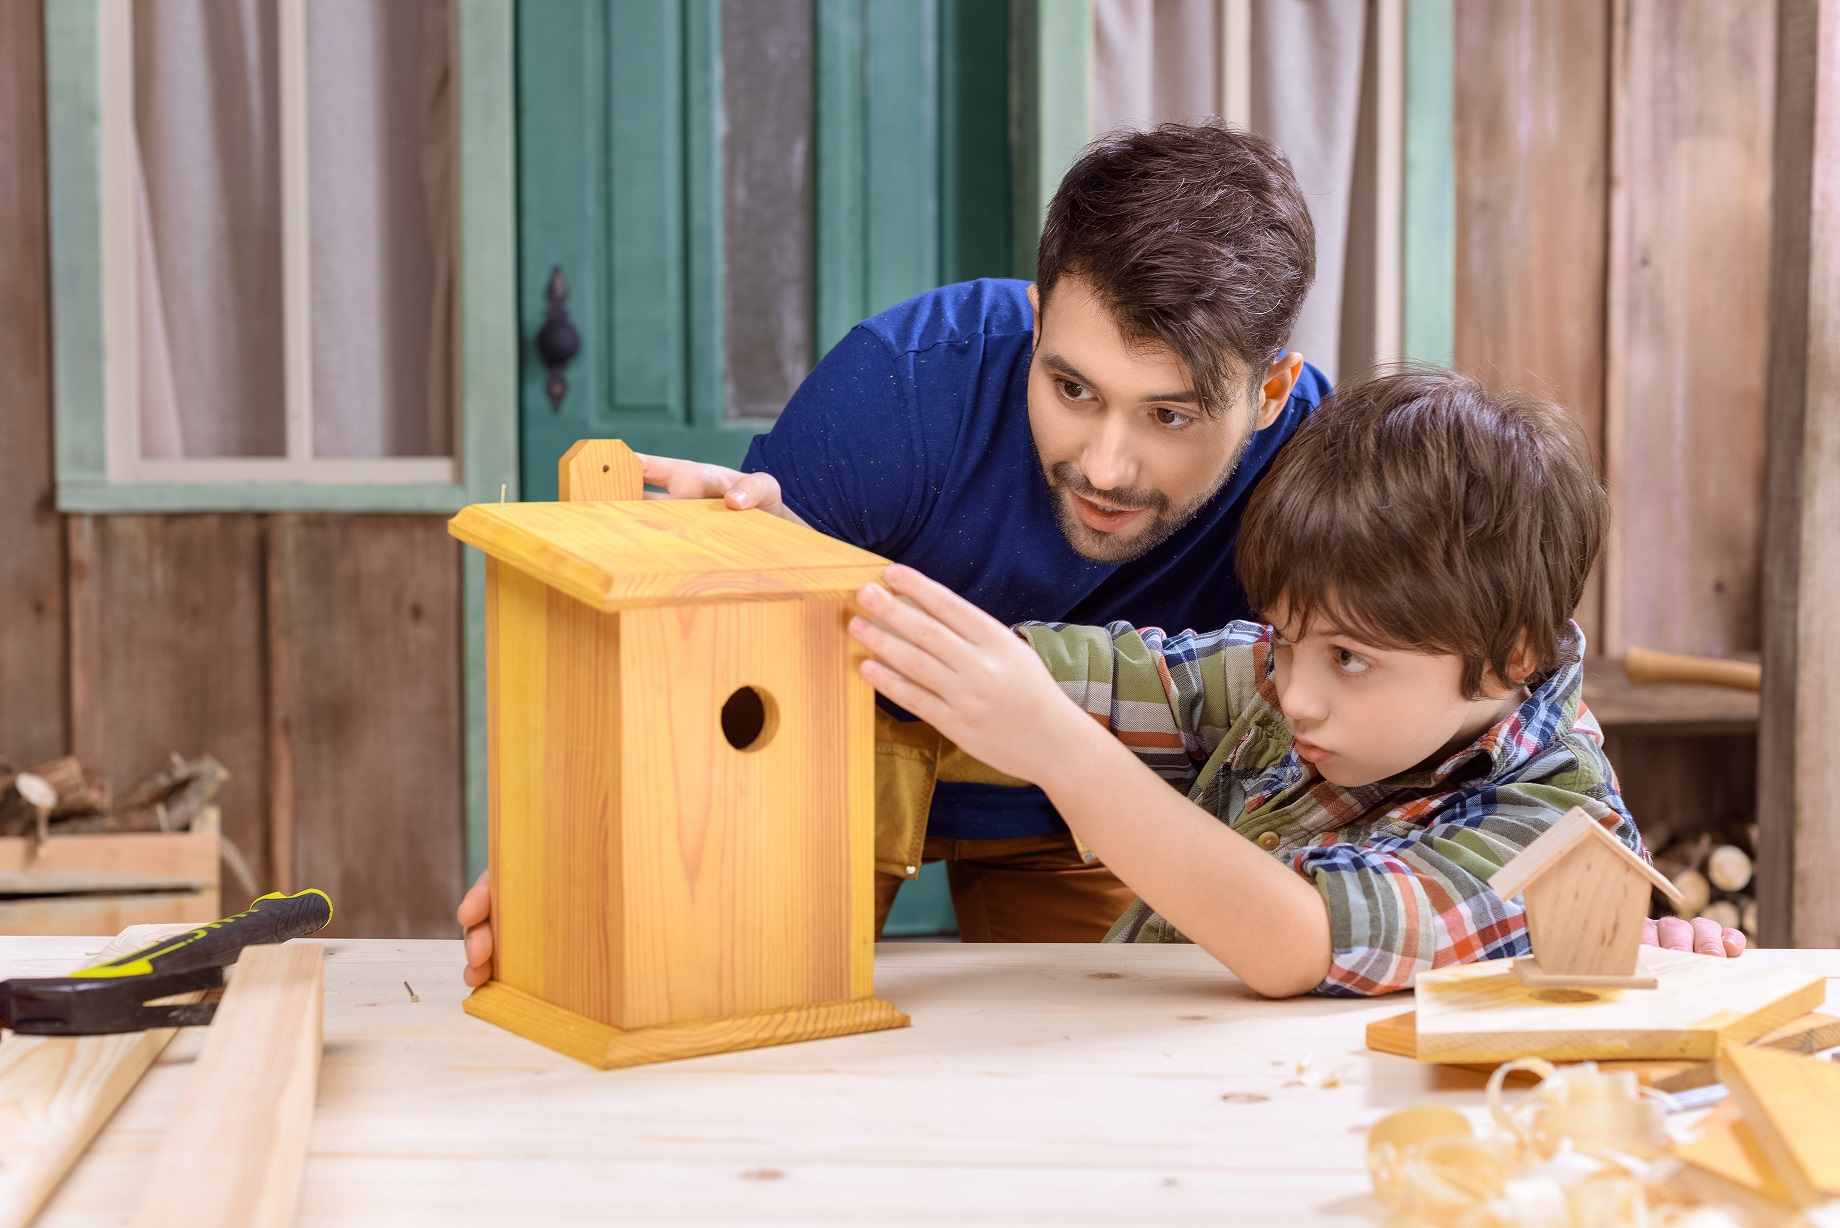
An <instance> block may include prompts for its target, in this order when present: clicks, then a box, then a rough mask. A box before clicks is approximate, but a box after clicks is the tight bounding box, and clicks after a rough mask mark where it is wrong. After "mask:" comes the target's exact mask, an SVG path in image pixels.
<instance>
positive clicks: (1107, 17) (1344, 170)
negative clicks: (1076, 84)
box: [1092, 0, 1373, 379]
mask: <svg viewBox="0 0 1840 1228" xmlns="http://www.w3.org/2000/svg"><path fill="white" fill-rule="evenodd" d="M1251 13H1252V30H1251V40H1252V54H1251V66H1252V71H1251V79H1250V86H1251V99H1252V114H1251V117H1250V120H1251V124H1250V126H1251V128H1252V129H1253V130H1254V131H1255V132H1260V133H1262V134H1264V135H1266V136H1268V137H1270V138H1271V139H1272V140H1274V141H1276V142H1277V143H1278V145H1279V147H1280V148H1282V149H1283V150H1284V152H1285V153H1286V154H1287V155H1288V156H1289V157H1290V160H1291V164H1292V165H1293V166H1294V167H1295V168H1296V171H1297V180H1298V183H1299V184H1300V185H1301V186H1302V188H1303V192H1304V196H1305V199H1306V200H1307V201H1308V203H1309V207H1310V217H1311V219H1312V220H1313V221H1314V222H1315V223H1316V284H1315V287H1314V288H1313V289H1312V290H1311V292H1310V296H1309V298H1308V299H1307V300H1306V301H1305V303H1304V306H1303V313H1302V315H1301V316H1300V317H1299V318H1298V321H1297V327H1296V329H1295V330H1294V331H1293V332H1292V334H1291V340H1290V347H1291V348H1292V349H1294V350H1297V351H1299V352H1300V353H1302V354H1303V356H1304V357H1305V358H1307V359H1309V360H1310V361H1311V362H1313V363H1315V364H1316V365H1317V366H1319V367H1321V368H1322V369H1323V370H1324V371H1325V372H1326V373H1327V374H1328V375H1329V376H1330V378H1332V379H1333V378H1335V377H1336V376H1337V375H1338V374H1353V373H1354V369H1356V368H1359V367H1362V366H1365V365H1367V363H1368V361H1370V360H1371V357H1372V336H1371V330H1372V310H1371V304H1368V303H1366V302H1365V301H1364V300H1360V297H1359V296H1360V294H1361V292H1362V290H1363V289H1366V290H1369V291H1371V280H1370V279H1371V273H1370V272H1369V270H1371V267H1372V259H1373V257H1372V251H1371V248H1372V237H1371V226H1369V227H1367V228H1362V227H1361V226H1360V225H1359V224H1358V223H1360V222H1361V221H1362V220H1363V219H1371V216H1372V212H1371V211H1372V199H1371V191H1370V190H1368V185H1367V184H1366V183H1364V181H1363V177H1362V175H1361V174H1360V171H1361V169H1362V168H1363V167H1364V166H1365V162H1364V161H1363V159H1362V158H1361V154H1362V153H1363V152H1364V150H1363V149H1362V147H1361V141H1360V139H1359V134H1360V133H1361V131H1362V127H1363V125H1362V119H1363V109H1364V107H1371V103H1370V102H1369V101H1368V98H1369V95H1370V93H1371V88H1370V87H1371V82H1370V81H1369V80H1368V73H1369V72H1371V69H1370V68H1369V66H1368V59H1369V56H1368V47H1367V43H1368V39H1369V35H1370V31H1369V24H1370V23H1369V22H1368V20H1367V14H1368V0H1252V3H1251ZM1221 20H1222V14H1221V12H1220V4H1219V0H1093V81H1092V86H1093V88H1092V126H1093V131H1094V132H1095V133H1098V132H1106V131H1109V130H1111V129H1114V128H1142V127H1148V126H1150V125H1152V124H1157V123H1162V122H1165V121H1168V120H1185V119H1195V118H1197V117H1200V116H1207V115H1214V114H1218V112H1219V105H1220V103H1219V100H1220V96H1221V89H1220V85H1221V73H1222V72H1223V71H1225V66H1223V65H1222V64H1221V63H1220V55H1221V41H1222V40H1221V37H1220V22H1221ZM1366 118H1367V119H1368V121H1369V122H1368V127H1369V128H1370V129H1371V121H1372V117H1371V115H1368V116H1367V117H1366ZM1370 139H1371V138H1370ZM1351 218H1353V219H1354V221H1355V222H1356V223H1357V224H1356V225H1355V226H1352V227H1351V225H1350V221H1351ZM1351 295H1352V296H1353V297H1350V296H1351Z"/></svg>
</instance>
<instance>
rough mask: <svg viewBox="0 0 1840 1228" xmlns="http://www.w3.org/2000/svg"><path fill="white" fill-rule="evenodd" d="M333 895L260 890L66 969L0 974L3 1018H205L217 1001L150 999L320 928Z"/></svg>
mask: <svg viewBox="0 0 1840 1228" xmlns="http://www.w3.org/2000/svg"><path fill="white" fill-rule="evenodd" d="M330 920H332V900H331V899H330V898H329V897H328V896H327V895H326V893H325V892H323V891H319V890H316V889H308V890H306V891H298V892H295V893H294V894H293V895H280V894H275V895H265V896H263V897H262V898H260V899H258V900H256V901H255V902H254V903H253V904H251V905H250V906H249V907H248V909H246V910H245V911H243V912H240V913H237V914H236V915H235V916H233V917H225V918H224V919H223V920H221V921H212V922H211V923H209V924H208V925H201V926H199V927H198V928H197V929H193V930H186V931H185V932H183V933H180V934H174V935H173V936H172V937H170V938H165V939H162V940H161V941H159V942H156V943H154V944H152V945H151V946H146V947H143V948H141V949H140V950H138V951H130V952H129V953H128V954H126V955H122V956H118V957H116V958H115V959H110V960H105V961H103V962H102V963H99V964H92V965H90V966H89V967H87V968H80V969H78V970H77V971H76V972H73V973H71V974H70V975H69V976H56V977H30V978H24V977H22V978H15V979H13V980H10V981H0V1024H3V1025H5V1026H6V1027H9V1028H12V1029H13V1030H14V1031H16V1032H24V1033H33V1034H37V1035H48V1036H88V1035H96V1034H99V1033H105V1032H138V1031H140V1030H142V1029H143V1028H170V1027H188V1026H193V1025H196V1024H203V1023H209V1022H210V1020H211V1015H212V1014H213V1013H214V1012H215V1011H216V1003H214V1002H195V1003H172V1004H167V1005H163V1006H149V1005H148V1003H149V1002H151V1001H152V1000H154V999H156V998H166V997H170V996H172V995H174V994H181V993H188V992H191V991H193V990H199V989H211V988H214V987H216V986H218V985H221V984H223V980H224V967H225V966H226V965H228V964H232V963H235V962H236V957H237V956H238V955H239V954H240V953H241V952H242V950H243V948H244V947H248V946H255V945H257V944H260V943H269V942H286V941H287V940H288V939H290V938H300V937H303V936H305V935H307V934H311V933H314V932H316V931H318V930H321V929H324V928H325V926H326V923H327V922H328V921H330Z"/></svg>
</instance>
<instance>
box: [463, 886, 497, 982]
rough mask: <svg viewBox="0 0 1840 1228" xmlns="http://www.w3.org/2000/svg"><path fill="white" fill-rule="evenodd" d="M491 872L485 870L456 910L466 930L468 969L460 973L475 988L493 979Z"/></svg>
mask: <svg viewBox="0 0 1840 1228" xmlns="http://www.w3.org/2000/svg"><path fill="white" fill-rule="evenodd" d="M490 876H491V871H489V870H488V871H487V872H486V873H484V874H481V875H480V876H479V881H478V882H476V883H474V884H473V886H472V889H471V890H469V891H468V892H467V893H466V898H465V899H463V900H461V901H460V907H459V908H458V909H456V910H455V911H454V916H455V918H456V919H457V920H458V921H459V922H460V926H461V928H462V929H464V930H465V931H466V941H465V947H466V971H465V972H463V973H461V974H460V979H462V980H464V981H465V982H466V983H467V985H468V987H469V988H473V989H477V988H478V987H479V986H481V985H483V984H485V983H486V982H487V981H489V980H491V979H492V926H491V924H490V922H491V919H492V885H491V883H490V882H489V881H487V880H488V879H489V878H490Z"/></svg>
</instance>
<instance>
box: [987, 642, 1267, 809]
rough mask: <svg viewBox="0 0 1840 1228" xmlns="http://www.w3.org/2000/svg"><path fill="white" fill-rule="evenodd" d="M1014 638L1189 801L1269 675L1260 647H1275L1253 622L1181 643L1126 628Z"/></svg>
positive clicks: (1084, 707)
mask: <svg viewBox="0 0 1840 1228" xmlns="http://www.w3.org/2000/svg"><path fill="white" fill-rule="evenodd" d="M1016 634H1018V635H1020V636H1022V638H1024V639H1026V640H1028V641H1029V643H1030V645H1032V646H1033V647H1034V649H1035V651H1036V652H1037V653H1039V654H1041V658H1042V660H1043V661H1045V662H1046V663H1047V666H1048V671H1049V672H1050V673H1052V674H1053V675H1054V678H1055V681H1057V682H1059V683H1060V684H1061V689H1062V690H1063V691H1065V692H1066V693H1067V694H1068V695H1069V696H1071V697H1072V699H1073V702H1075V703H1077V704H1079V705H1080V707H1081V708H1083V709H1085V710H1086V712H1087V713H1088V715H1090V716H1091V717H1092V718H1093V719H1094V720H1096V721H1098V722H1099V723H1100V724H1101V725H1104V726H1105V727H1106V728H1107V729H1109V730H1110V731H1111V732H1112V733H1113V734H1115V735H1116V736H1117V738H1118V740H1119V741H1120V742H1122V743H1124V744H1125V745H1126V746H1128V747H1130V748H1131V750H1132V751H1134V752H1136V754H1137V757H1138V758H1140V759H1142V760H1143V761H1144V763H1145V764H1146V765H1148V766H1149V767H1150V769H1151V770H1152V771H1154V772H1155V773H1156V774H1157V775H1158V776H1160V777H1162V778H1163V779H1164V780H1166V781H1168V782H1169V783H1170V784H1171V785H1174V786H1175V787H1176V788H1178V789H1181V790H1182V791H1183V792H1185V793H1186V792H1187V791H1188V790H1189V789H1191V788H1192V787H1193V786H1194V783H1195V780H1196V778H1197V777H1198V775H1199V774H1200V772H1201V769H1202V767H1203V766H1205V765H1206V763H1207V761H1208V759H1209V758H1210V757H1212V755H1213V754H1214V751H1215V750H1216V749H1217V748H1218V747H1219V746H1220V743H1221V740H1222V739H1223V738H1225V737H1226V735H1227V732H1228V730H1229V729H1231V728H1232V727H1233V725H1234V723H1235V721H1236V720H1238V719H1239V718H1240V717H1241V716H1242V714H1243V713H1244V712H1245V711H1246V709H1247V708H1248V707H1249V705H1250V701H1251V699H1252V695H1253V692H1254V690H1255V688H1256V686H1257V680H1258V679H1259V678H1262V677H1263V675H1264V669H1263V665H1262V662H1259V663H1256V664H1255V662H1254V660H1253V653H1254V650H1255V646H1258V645H1263V644H1265V643H1267V642H1268V638H1269V633H1268V632H1267V631H1266V629H1265V628H1264V627H1262V626H1260V625H1259V624H1257V623H1248V622H1236V623H1230V624H1229V625H1227V626H1226V627H1223V628H1222V629H1221V630H1219V631H1210V632H1206V633H1203V634H1197V633H1195V632H1193V631H1184V632H1182V633H1181V634H1179V635H1166V634H1164V633H1163V631H1162V630H1161V629H1159V628H1156V627H1144V628H1141V629H1140V628H1137V627H1133V626H1132V625H1131V624H1130V623H1126V622H1115V623H1112V624H1111V625H1109V626H1105V627H1076V626H1070V625H1068V624H1065V623H1023V624H1021V625H1019V626H1018V627H1017V628H1016Z"/></svg>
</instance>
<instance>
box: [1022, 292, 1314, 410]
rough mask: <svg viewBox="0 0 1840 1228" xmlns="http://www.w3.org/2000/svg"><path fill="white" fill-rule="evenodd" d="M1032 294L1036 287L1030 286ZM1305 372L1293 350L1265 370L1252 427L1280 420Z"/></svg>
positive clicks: (1299, 357)
mask: <svg viewBox="0 0 1840 1228" xmlns="http://www.w3.org/2000/svg"><path fill="white" fill-rule="evenodd" d="M1029 290H1030V292H1031V294H1032V293H1033V291H1034V287H1033V286H1031V287H1029ZM1302 374H1303V355H1302V354H1299V353H1297V352H1296V351H1294V350H1293V351H1292V352H1291V353H1289V354H1285V355H1283V356H1281V357H1280V358H1279V359H1278V361H1277V362H1274V363H1272V364H1271V366H1270V367H1268V368H1266V370H1265V382H1264V383H1262V384H1260V385H1259V416H1258V420H1257V421H1255V422H1254V423H1253V424H1252V429H1253V430H1255V431H1262V430H1264V429H1265V428H1266V427H1268V426H1270V425H1271V424H1272V423H1274V422H1276V421H1277V420H1278V415H1279V414H1281V413H1283V412H1284V403H1285V402H1286V401H1288V400H1290V399H1291V389H1293V388H1295V387H1296V386H1297V377H1298V376H1299V375H1302Z"/></svg>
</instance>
